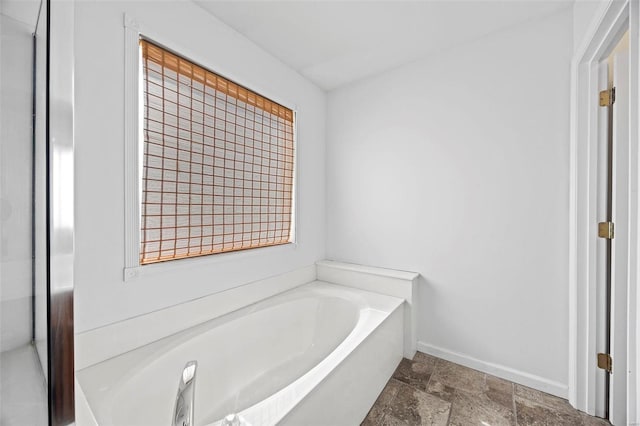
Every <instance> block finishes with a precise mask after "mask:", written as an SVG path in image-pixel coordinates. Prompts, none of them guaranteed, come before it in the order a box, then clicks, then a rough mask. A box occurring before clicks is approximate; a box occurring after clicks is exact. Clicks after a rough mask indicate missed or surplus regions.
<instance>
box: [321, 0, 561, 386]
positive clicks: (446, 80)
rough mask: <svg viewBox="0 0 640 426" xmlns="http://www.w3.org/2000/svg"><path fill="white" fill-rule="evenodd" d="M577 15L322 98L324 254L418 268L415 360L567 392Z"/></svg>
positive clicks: (528, 27)
mask: <svg viewBox="0 0 640 426" xmlns="http://www.w3.org/2000/svg"><path fill="white" fill-rule="evenodd" d="M571 54H572V11H571V10H570V9H566V10H565V11H563V12H562V13H560V14H556V15H554V16H551V17H548V18H544V19H542V20H536V21H532V22H529V23H527V24H524V25H519V26H518V27H516V28H512V29H509V30H506V31H501V32H498V33H495V34H493V35H491V36H488V37H485V38H482V39H479V40H476V41H474V42H473V43H470V44H467V45H464V46H461V47H458V48H455V49H452V50H450V51H448V52H446V53H443V54H441V55H439V56H436V57H432V58H429V59H426V60H423V61H420V62H416V63H413V64H410V65H407V66H404V67H401V68H399V69H396V70H394V71H390V72H387V73H385V74H383V75H380V76H378V77H375V78H371V79H368V80H365V81H362V82H359V83H355V84H353V85H350V86H347V87H345V88H342V89H338V90H336V91H334V92H331V93H330V95H329V98H328V108H327V111H328V115H327V121H328V128H327V226H328V237H327V255H328V256H327V257H328V258H330V259H336V260H344V261H349V262H355V263H362V264H368V265H375V266H381V267H390V268H396V269H405V270H411V271H418V272H420V273H421V274H422V276H423V279H422V282H421V283H420V289H419V307H420V308H419V309H420V311H419V314H418V315H419V318H418V321H419V329H418V340H419V341H420V342H422V345H420V346H419V349H420V348H422V350H429V351H432V352H434V353H438V354H440V355H442V356H448V357H450V358H452V359H455V360H457V361H459V362H463V363H466V364H468V365H473V366H475V367H480V368H485V369H487V370H491V371H493V372H495V373H496V374H498V373H501V374H503V375H504V376H509V377H512V378H515V379H517V380H518V379H520V380H521V381H526V382H527V383H528V384H531V385H535V386H537V387H539V388H543V389H545V390H547V391H550V392H553V393H556V394H560V395H565V394H566V386H567V380H568V378H567V376H568V373H567V365H568V341H567V339H568V224H569V221H568V207H569V202H568V189H569V186H568V183H569V176H568V171H569V160H568V154H569V101H568V100H569V88H570V84H569V72H570V59H571Z"/></svg>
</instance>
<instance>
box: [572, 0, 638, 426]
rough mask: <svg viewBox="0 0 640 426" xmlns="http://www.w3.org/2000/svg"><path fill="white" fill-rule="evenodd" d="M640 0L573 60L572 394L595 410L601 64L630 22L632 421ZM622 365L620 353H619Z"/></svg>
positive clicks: (612, 16)
mask: <svg viewBox="0 0 640 426" xmlns="http://www.w3.org/2000/svg"><path fill="white" fill-rule="evenodd" d="M639 23H640V4H639V3H638V2H637V1H633V0H631V1H629V0H608V1H607V2H605V3H603V4H602V7H601V9H600V10H599V13H598V14H597V16H596V17H595V19H594V20H593V21H592V22H591V24H590V26H589V28H588V30H587V32H586V36H585V38H584V40H583V41H582V43H581V44H580V45H579V47H578V48H577V49H576V50H575V54H574V57H573V60H572V63H571V79H572V84H571V141H570V193H569V197H570V210H569V211H570V219H569V222H570V231H569V238H570V240H569V383H568V396H569V402H570V403H571V405H573V406H574V407H575V408H577V409H579V410H582V411H585V412H587V413H589V414H592V415H594V414H595V407H596V390H597V380H596V377H597V371H598V370H597V366H596V329H597V324H596V307H597V305H596V298H595V295H596V281H597V275H596V242H597V222H598V220H599V218H598V217H597V215H596V212H597V210H596V202H597V177H598V176H597V152H598V131H599V129H598V120H597V117H598V112H599V111H598V109H599V105H598V96H597V94H598V91H599V85H598V83H599V81H598V75H599V73H598V64H599V62H600V61H601V59H602V58H603V57H605V56H606V55H608V52H609V51H610V50H611V48H612V47H613V46H614V44H615V43H617V41H618V39H619V36H620V35H621V33H622V32H624V30H625V29H626V28H628V30H629V36H630V45H629V50H630V51H629V79H630V82H629V83H630V87H629V91H630V93H629V114H630V120H629V125H630V127H629V141H630V145H629V164H628V165H629V171H630V172H629V182H628V184H629V191H628V193H627V195H628V197H629V221H628V224H627V226H628V230H629V235H628V237H629V244H628V256H627V257H626V258H625V259H618V261H624V262H626V264H627V271H628V274H627V283H626V287H627V312H628V315H627V343H628V346H627V360H628V376H627V398H626V406H627V407H626V411H627V422H629V423H634V422H636V423H637V422H639V421H640V420H639V418H638V417H639V413H638V408H637V407H636V401H637V397H638V396H640V392H639V389H638V386H639V385H640V383H639V380H638V367H639V365H638V364H639V361H638V360H637V357H638V355H639V354H640V352H639V351H638V332H640V326H639V324H638V317H637V316H636V312H637V308H638V306H639V305H640V303H638V291H637V281H638V276H639V274H638V272H639V271H638V267H639V266H640V263H639V262H638V253H640V247H639V246H638V244H639V242H640V241H639V240H638V228H637V224H638V213H639V212H638V164H639V163H640V162H639V159H638V135H639V132H638V122H639V120H638V118H639V108H638V101H639V99H640V66H639V57H640V38H639V36H640V33H639V28H638V27H639ZM614 369H615V360H614Z"/></svg>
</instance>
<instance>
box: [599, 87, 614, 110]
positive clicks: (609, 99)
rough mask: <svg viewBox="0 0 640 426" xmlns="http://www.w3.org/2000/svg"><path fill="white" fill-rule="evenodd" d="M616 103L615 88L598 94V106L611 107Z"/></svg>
mask: <svg viewBox="0 0 640 426" xmlns="http://www.w3.org/2000/svg"><path fill="white" fill-rule="evenodd" d="M615 101H616V88H615V87H612V88H611V89H609V90H603V91H602V92H600V106H611V105H613V103H614V102H615Z"/></svg>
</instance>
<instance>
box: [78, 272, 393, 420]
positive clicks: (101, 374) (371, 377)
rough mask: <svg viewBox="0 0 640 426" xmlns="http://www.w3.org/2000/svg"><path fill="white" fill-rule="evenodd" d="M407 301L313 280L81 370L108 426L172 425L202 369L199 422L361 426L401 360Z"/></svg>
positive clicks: (98, 412) (197, 405) (84, 388)
mask: <svg viewBox="0 0 640 426" xmlns="http://www.w3.org/2000/svg"><path fill="white" fill-rule="evenodd" d="M402 302H403V301H402V300H401V299H397V298H394V297H390V296H384V295H380V294H376V293H369V292H366V291H361V290H357V289H351V288H348V287H343V286H338V285H333V284H327V283H323V282H318V281H316V282H313V283H311V284H307V285H304V286H301V287H298V288H296V289H294V290H291V291H288V292H286V293H282V294H280V295H277V296H274V297H271V298H269V299H266V300H264V301H261V302H259V303H256V304H254V305H251V306H248V307H246V308H243V309H240V310H238V311H236V312H233V313H231V314H228V315H225V316H222V317H220V318H216V319H214V320H211V321H209V322H206V323H204V324H201V325H199V326H196V327H193V328H190V329H188V330H185V331H183V332H180V333H178V334H174V335H172V336H169V337H167V338H164V339H162V340H159V341H157V342H154V343H152V344H149V345H146V346H143V347H141V348H139V349H136V350H134V351H131V352H128V353H125V354H123V355H120V356H117V357H115V358H112V359H109V360H107V361H104V362H101V363H99V364H96V365H93V366H91V367H88V368H85V369H83V370H80V371H79V372H78V373H77V379H78V382H79V384H80V386H81V388H82V391H83V392H84V395H85V396H86V398H87V401H88V403H89V406H90V409H91V411H92V413H93V415H94V417H95V419H96V421H97V423H98V424H99V425H100V426H110V425H113V426H143V425H152V426H161V425H170V423H171V418H172V414H173V407H174V402H175V397H176V391H177V387H178V381H179V378H180V374H181V372H182V369H183V367H184V365H185V364H186V363H187V362H188V361H190V360H197V361H198V370H197V376H196V388H195V391H196V399H195V423H196V425H216V424H220V422H221V419H223V418H224V417H225V416H226V415H228V414H231V413H234V414H238V415H239V416H240V417H241V418H243V419H244V420H245V421H246V422H247V423H248V424H251V425H255V426H257V425H273V424H276V423H278V424H305V425H309V424H332V425H340V424H344V425H353V424H357V423H359V422H360V421H361V420H362V419H363V418H364V416H365V415H366V413H367V411H368V408H369V407H370V406H371V404H372V403H373V402H374V401H375V398H376V396H377V395H378V393H379V392H380V390H381V389H382V387H383V386H384V384H385V383H386V381H387V380H388V378H389V376H390V375H391V374H392V372H393V369H394V368H395V366H396V365H397V364H398V362H399V361H400V359H401V358H402V350H403V349H402V345H403V340H402V339H403V338H402V333H403V331H402V326H403V323H402V318H403V315H402Z"/></svg>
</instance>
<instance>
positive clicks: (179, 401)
mask: <svg viewBox="0 0 640 426" xmlns="http://www.w3.org/2000/svg"><path fill="white" fill-rule="evenodd" d="M197 368H198V362H197V361H189V362H188V363H187V364H186V365H185V366H184V369H182V377H180V385H179V386H178V395H177V396H176V405H175V407H174V409H173V422H172V423H171V426H194V422H193V413H194V409H193V407H194V401H195V397H196V369H197Z"/></svg>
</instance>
